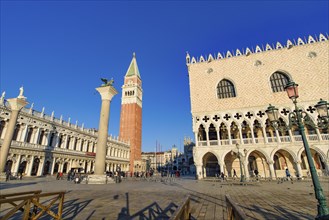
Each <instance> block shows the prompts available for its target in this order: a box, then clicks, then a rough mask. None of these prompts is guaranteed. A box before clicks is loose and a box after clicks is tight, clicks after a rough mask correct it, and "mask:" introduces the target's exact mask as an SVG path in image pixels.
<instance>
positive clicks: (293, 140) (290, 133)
mask: <svg viewBox="0 0 329 220" xmlns="http://www.w3.org/2000/svg"><path fill="white" fill-rule="evenodd" d="M288 133H289V137H290V141H291V142H295V139H294V137H293V136H292V132H291V129H289V130H288Z"/></svg>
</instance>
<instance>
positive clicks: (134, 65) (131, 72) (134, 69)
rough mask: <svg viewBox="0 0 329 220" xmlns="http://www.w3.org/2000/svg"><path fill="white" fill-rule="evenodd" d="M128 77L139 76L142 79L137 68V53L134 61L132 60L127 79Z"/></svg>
mask: <svg viewBox="0 0 329 220" xmlns="http://www.w3.org/2000/svg"><path fill="white" fill-rule="evenodd" d="M127 76H138V77H139V78H141V75H140V74H139V70H138V66H137V61H136V54H135V53H133V59H132V60H131V63H130V65H129V68H128V70H127V73H126V77H127Z"/></svg>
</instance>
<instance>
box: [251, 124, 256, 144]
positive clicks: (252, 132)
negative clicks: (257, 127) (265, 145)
mask: <svg viewBox="0 0 329 220" xmlns="http://www.w3.org/2000/svg"><path fill="white" fill-rule="evenodd" d="M250 134H251V139H252V143H253V144H256V139H255V135H254V129H253V128H252V127H250Z"/></svg>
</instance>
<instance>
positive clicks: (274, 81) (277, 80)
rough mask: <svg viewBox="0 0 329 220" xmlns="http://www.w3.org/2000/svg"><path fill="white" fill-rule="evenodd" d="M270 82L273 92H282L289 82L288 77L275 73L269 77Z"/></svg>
mask: <svg viewBox="0 0 329 220" xmlns="http://www.w3.org/2000/svg"><path fill="white" fill-rule="evenodd" d="M270 81H271V87H272V91H273V92H282V91H284V87H285V86H286V85H287V83H288V81H289V77H288V75H287V74H284V73H282V72H275V73H273V74H272V76H271V77H270Z"/></svg>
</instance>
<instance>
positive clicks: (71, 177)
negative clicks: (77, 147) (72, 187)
mask: <svg viewBox="0 0 329 220" xmlns="http://www.w3.org/2000/svg"><path fill="white" fill-rule="evenodd" d="M67 181H74V183H80V182H81V174H80V173H77V172H75V171H72V170H70V171H69V172H68V173H67Z"/></svg>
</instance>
